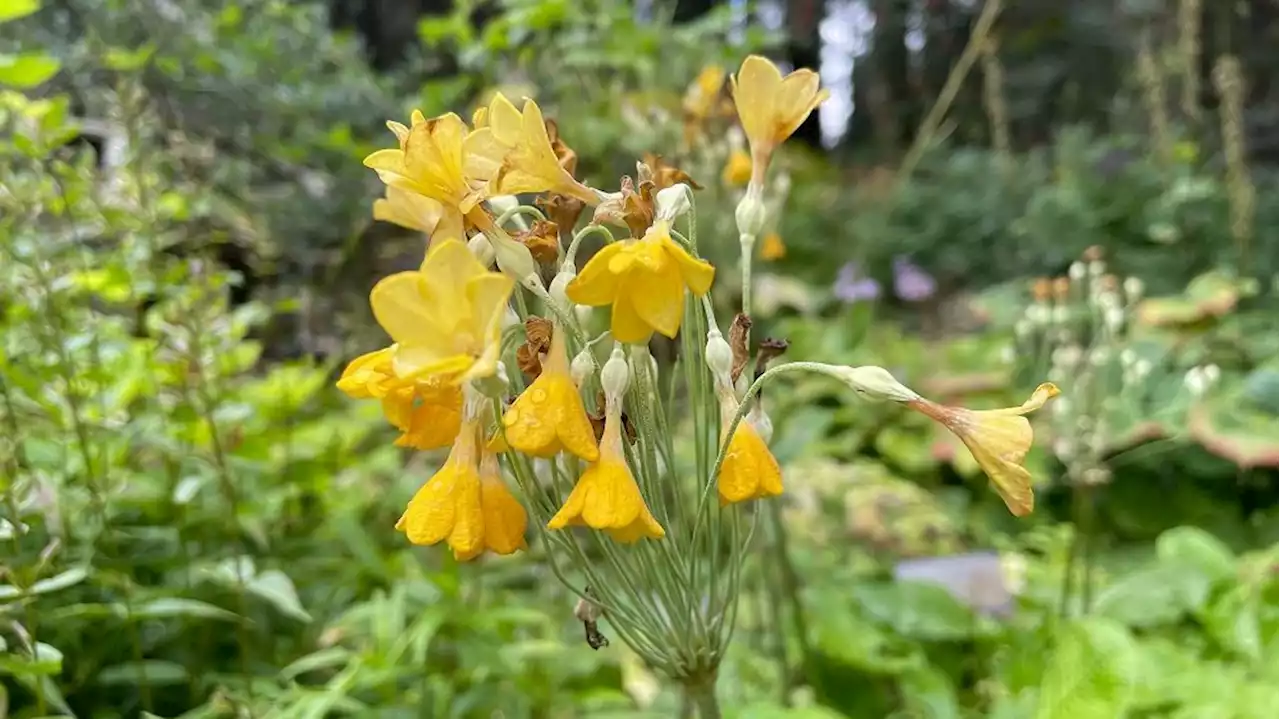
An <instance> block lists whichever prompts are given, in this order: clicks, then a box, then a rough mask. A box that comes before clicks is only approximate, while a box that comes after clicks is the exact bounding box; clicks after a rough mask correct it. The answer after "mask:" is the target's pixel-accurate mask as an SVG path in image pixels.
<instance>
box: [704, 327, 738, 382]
mask: <svg viewBox="0 0 1280 719" xmlns="http://www.w3.org/2000/svg"><path fill="white" fill-rule="evenodd" d="M703 357H704V358H705V359H706V361H707V367H708V368H709V369H710V370H711V374H713V375H715V377H716V380H717V381H720V380H722V379H723V381H724V382H725V383H726V384H727V383H728V381H729V372H730V370H732V369H733V349H732V348H731V347H729V343H728V342H727V341H725V339H724V336H723V335H721V334H720V330H718V329H712V330H711V331H709V332H707V347H706V349H705V350H704V351H703Z"/></svg>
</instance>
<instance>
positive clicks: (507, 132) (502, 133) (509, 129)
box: [487, 92, 550, 148]
mask: <svg viewBox="0 0 1280 719" xmlns="http://www.w3.org/2000/svg"><path fill="white" fill-rule="evenodd" d="M527 102H533V101H532V100H529V101H527ZM526 107H528V105H527V104H526ZM534 107H537V105H534ZM487 121H488V123H489V127H490V128H491V129H492V130H493V135H494V137H495V138H496V139H497V140H498V141H499V142H501V143H502V144H504V145H506V146H507V147H508V148H510V147H515V146H516V145H517V144H519V143H520V140H521V138H522V137H523V130H522V125H523V121H524V120H523V118H522V116H521V114H520V111H519V110H517V109H516V106H515V105H513V104H511V101H510V100H508V99H507V97H506V95H503V94H502V93H500V92H496V93H494V95H493V99H492V100H490V101H489V112H488V115H487ZM548 144H550V140H548Z"/></svg>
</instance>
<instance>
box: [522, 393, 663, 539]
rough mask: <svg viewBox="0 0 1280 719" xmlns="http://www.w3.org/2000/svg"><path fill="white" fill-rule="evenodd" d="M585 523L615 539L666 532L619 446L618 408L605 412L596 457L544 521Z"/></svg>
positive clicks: (658, 535)
mask: <svg viewBox="0 0 1280 719" xmlns="http://www.w3.org/2000/svg"><path fill="white" fill-rule="evenodd" d="M567 526H587V527H591V528H592V529H602V530H604V531H606V532H608V533H609V536H611V537H613V538H614V539H615V540H616V541H619V542H624V543H631V542H635V541H637V540H639V539H643V538H645V537H650V538H653V539H660V538H662V537H664V536H666V531H664V530H663V529H662V525H661V524H658V520H656V519H654V517H653V515H652V514H651V513H650V512H649V507H648V506H647V505H646V504H645V503H644V497H643V496H641V494H640V487H639V486H638V485H637V484H636V480H635V477H633V476H632V475H631V469H630V468H629V467H628V466H627V460H626V456H625V455H624V453H623V448H622V417H621V409H620V408H618V407H616V406H615V407H611V408H610V409H609V410H608V411H607V412H606V413H605V422H604V436H603V437H602V438H601V440H600V459H599V460H598V461H597V462H595V463H594V464H592V465H591V466H589V467H587V471H585V472H583V473H582V476H581V477H580V478H579V479H578V484H577V485H576V486H575V487H574V488H573V491H572V492H570V493H569V498H568V499H566V500H565V503H564V506H563V507H561V508H560V511H559V512H556V515H555V516H554V517H552V518H551V521H550V522H547V528H548V529H563V528H565V527H567Z"/></svg>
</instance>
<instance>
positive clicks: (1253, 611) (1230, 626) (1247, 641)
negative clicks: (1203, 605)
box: [1202, 584, 1262, 659]
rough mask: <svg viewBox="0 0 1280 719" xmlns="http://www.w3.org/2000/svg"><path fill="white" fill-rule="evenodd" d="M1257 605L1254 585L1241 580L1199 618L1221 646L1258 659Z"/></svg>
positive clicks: (1259, 651)
mask: <svg viewBox="0 0 1280 719" xmlns="http://www.w3.org/2000/svg"><path fill="white" fill-rule="evenodd" d="M1258 605H1259V597H1258V591H1257V589H1256V588H1255V587H1252V586H1250V585H1248V584H1241V585H1238V586H1235V587H1232V588H1231V591H1229V592H1226V593H1225V594H1223V595H1222V596H1220V597H1218V598H1217V600H1216V601H1214V603H1213V604H1212V605H1210V607H1209V608H1208V610H1207V611H1206V612H1205V613H1204V616H1203V617H1202V621H1203V622H1204V624H1205V629H1206V630H1208V633H1209V636H1211V637H1213V639H1214V641H1216V642H1217V643H1218V644H1219V645H1220V646H1222V647H1223V648H1225V649H1227V650H1228V651H1231V652H1234V653H1236V654H1238V655H1241V656H1244V657H1247V658H1249V659H1257V658H1258V657H1260V656H1261V654H1262V633H1261V626H1260V622H1259V618H1258V610H1259V606H1258Z"/></svg>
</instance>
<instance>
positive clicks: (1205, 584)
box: [1097, 566, 1211, 627]
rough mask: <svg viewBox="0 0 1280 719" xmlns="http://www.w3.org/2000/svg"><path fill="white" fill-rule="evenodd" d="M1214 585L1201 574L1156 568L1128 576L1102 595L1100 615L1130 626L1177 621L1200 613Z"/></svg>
mask: <svg viewBox="0 0 1280 719" xmlns="http://www.w3.org/2000/svg"><path fill="white" fill-rule="evenodd" d="M1210 588H1211V582H1210V580H1209V578H1208V577H1206V576H1205V575H1203V574H1200V573H1199V572H1194V571H1188V570H1187V569H1186V568H1183V567H1177V566H1157V567H1150V568H1148V569H1142V570H1139V571H1137V572H1134V573H1133V574H1129V575H1127V576H1125V577H1123V578H1121V579H1120V581H1118V582H1116V583H1115V584H1113V585H1111V586H1109V587H1107V588H1106V589H1105V590H1104V591H1103V592H1102V593H1101V594H1100V595H1099V596H1098V604H1097V613H1098V614H1099V615H1101V616H1104V617H1109V618H1111V619H1114V620H1116V621H1118V622H1120V623H1122V624H1125V625H1127V626H1130V627H1152V626H1157V625H1160V624H1169V623H1172V622H1175V621H1177V620H1178V619H1179V618H1181V617H1182V616H1183V614H1185V613H1188V612H1193V611H1196V610H1198V609H1199V608H1200V607H1201V606H1202V605H1203V604H1204V602H1205V599H1206V598H1208V596H1209V590H1210Z"/></svg>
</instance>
